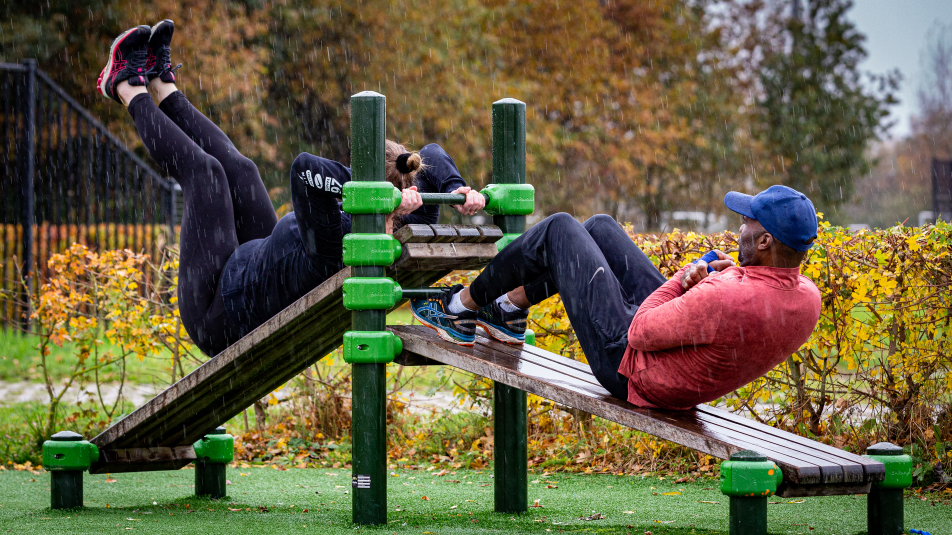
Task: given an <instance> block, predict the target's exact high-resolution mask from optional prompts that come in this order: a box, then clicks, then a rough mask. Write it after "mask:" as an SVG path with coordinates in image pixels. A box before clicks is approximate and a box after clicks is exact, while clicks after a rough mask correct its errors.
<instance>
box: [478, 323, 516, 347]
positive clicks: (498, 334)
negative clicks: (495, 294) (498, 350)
mask: <svg viewBox="0 0 952 535" xmlns="http://www.w3.org/2000/svg"><path fill="white" fill-rule="evenodd" d="M476 326H477V327H482V328H483V330H484V331H486V334H488V335H489V337H490V338H492V339H494V340H496V341H497V342H503V343H505V344H509V345H511V346H521V345H523V344H525V343H526V342H525V340H520V339H518V338H515V337H513V336H510V335H508V334H506V333H504V332H502V331H500V330H499V329H497V328H495V327H493V326H491V325H489V324H488V323H483V322H481V321H479V320H476Z"/></svg>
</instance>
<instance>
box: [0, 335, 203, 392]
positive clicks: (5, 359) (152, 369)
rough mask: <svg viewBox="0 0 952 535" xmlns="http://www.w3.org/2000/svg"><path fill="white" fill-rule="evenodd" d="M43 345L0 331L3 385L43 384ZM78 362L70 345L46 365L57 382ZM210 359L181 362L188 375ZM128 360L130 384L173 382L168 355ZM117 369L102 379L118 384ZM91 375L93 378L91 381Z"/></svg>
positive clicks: (37, 340) (108, 347) (197, 355)
mask: <svg viewBox="0 0 952 535" xmlns="http://www.w3.org/2000/svg"><path fill="white" fill-rule="evenodd" d="M39 343H40V337H39V336H36V335H33V334H22V333H18V332H14V331H12V330H7V331H0V381H9V382H15V381H29V382H37V383H41V382H43V376H42V369H41V368H40V352H39V350H38V349H37V345H38V344H39ZM110 350H111V351H112V352H113V353H114V354H117V355H118V354H119V353H120V351H119V349H118V348H116V347H114V346H112V345H111V344H108V343H105V344H103V345H102V347H101V351H110ZM75 359H76V350H75V348H74V346H73V345H72V344H70V343H68V342H67V343H64V344H63V346H62V347H58V346H55V345H54V346H53V347H52V351H51V353H50V355H49V356H48V357H47V359H46V362H47V365H48V366H49V369H50V373H51V375H52V376H53V377H54V378H60V377H65V376H67V375H68V374H69V373H71V372H72V369H73V366H72V364H73V363H74V362H75ZM206 359H207V357H205V356H204V355H201V353H200V352H199V351H198V349H196V350H195V358H185V359H183V360H182V368H183V370H184V371H185V373H189V372H191V371H192V370H194V369H195V368H197V367H198V366H199V362H204V361H205V360H206ZM126 360H127V375H126V381H128V382H130V383H148V384H152V383H155V382H163V381H164V382H168V381H169V380H170V379H171V369H172V368H171V366H172V355H171V353H170V352H168V351H162V352H161V353H158V354H155V355H149V356H148V357H146V358H145V359H143V360H142V361H140V360H139V359H137V358H135V357H129V358H128V359H126ZM117 373H118V367H117V366H107V367H106V368H103V370H101V372H100V377H101V378H102V379H103V381H105V382H109V381H113V380H116V381H117V380H118V376H117ZM91 377H92V374H90V378H91Z"/></svg>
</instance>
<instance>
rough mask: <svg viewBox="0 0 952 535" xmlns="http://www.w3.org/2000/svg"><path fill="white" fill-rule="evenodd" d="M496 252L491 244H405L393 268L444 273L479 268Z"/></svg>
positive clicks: (493, 244) (494, 245)
mask: <svg viewBox="0 0 952 535" xmlns="http://www.w3.org/2000/svg"><path fill="white" fill-rule="evenodd" d="M496 252H497V250H496V244H495V243H432V242H431V243H405V244H403V253H402V254H401V255H400V258H399V259H397V261H396V262H394V264H393V267H394V269H396V270H410V271H424V270H444V271H447V272H449V271H452V270H457V269H479V268H481V267H483V266H485V265H486V264H488V263H489V261H490V260H492V259H493V257H494V256H496ZM401 285H402V283H401ZM407 287H408V288H409V286H407Z"/></svg>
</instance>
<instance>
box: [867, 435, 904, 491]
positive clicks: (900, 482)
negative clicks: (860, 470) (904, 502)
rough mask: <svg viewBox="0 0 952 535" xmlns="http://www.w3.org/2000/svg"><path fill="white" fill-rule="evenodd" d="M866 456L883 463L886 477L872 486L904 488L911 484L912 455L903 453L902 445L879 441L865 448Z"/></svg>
mask: <svg viewBox="0 0 952 535" xmlns="http://www.w3.org/2000/svg"><path fill="white" fill-rule="evenodd" d="M863 457H867V458H869V459H872V460H874V461H877V462H881V463H883V465H884V466H885V467H886V477H885V478H884V479H883V480H882V481H880V482H878V483H873V486H875V487H878V488H881V489H904V488H906V487H911V486H912V457H910V456H908V455H905V454H904V453H903V450H902V447H900V446H897V445H895V444H890V443H888V442H880V443H878V444H873V445H872V446H870V447H868V448H866V455H864V456H863Z"/></svg>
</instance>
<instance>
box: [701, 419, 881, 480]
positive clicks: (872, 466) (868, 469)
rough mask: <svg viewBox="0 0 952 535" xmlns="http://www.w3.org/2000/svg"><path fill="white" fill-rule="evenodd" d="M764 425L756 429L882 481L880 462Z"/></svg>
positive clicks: (735, 421) (737, 421) (745, 423)
mask: <svg viewBox="0 0 952 535" xmlns="http://www.w3.org/2000/svg"><path fill="white" fill-rule="evenodd" d="M697 410H698V411H700V412H705V413H707V414H711V415H713V416H716V417H718V418H723V419H725V420H728V421H730V422H731V423H733V424H735V425H740V426H745V427H746V426H749V425H750V424H751V423H757V422H752V421H751V420H750V419H749V418H745V417H743V416H740V415H738V414H734V413H730V412H727V411H724V410H721V409H717V408H715V407H711V406H709V405H698V407H697ZM765 427H766V429H763V428H761V427H758V428H757V429H758V430H761V431H763V432H764V433H766V434H770V435H773V436H777V437H783V438H784V439H786V440H789V441H790V442H794V443H796V444H799V445H800V446H802V447H804V448H809V449H811V450H814V451H818V452H822V453H824V454H826V455H830V456H832V457H835V458H837V459H840V460H841V461H845V462H847V463H852V464H857V465H859V466H861V467H862V468H863V472H864V475H865V477H866V478H867V479H866V480H868V481H871V482H879V481H882V480H883V478H884V477H885V467H884V466H883V464H882V463H880V462H877V461H874V460H872V459H869V458H866V457H863V456H861V455H857V454H855V453H850V452H848V451H844V450H841V449H838V448H834V447H833V446H830V445H828V444H824V443H822V442H817V441H815V440H810V439H808V438H804V437H801V436H800V435H796V434H793V433H788V432H786V431H783V430H780V429H777V428H775V427H770V426H765Z"/></svg>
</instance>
